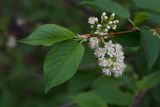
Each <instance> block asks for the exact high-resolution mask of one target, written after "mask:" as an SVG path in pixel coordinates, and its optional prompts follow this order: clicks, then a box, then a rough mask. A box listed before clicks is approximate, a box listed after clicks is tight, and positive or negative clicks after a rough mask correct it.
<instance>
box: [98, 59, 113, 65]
mask: <svg viewBox="0 0 160 107" xmlns="http://www.w3.org/2000/svg"><path fill="white" fill-rule="evenodd" d="M112 64H113V61H112V60H111V59H110V58H109V59H105V58H100V59H99V65H100V66H101V67H110V66H111V65H112Z"/></svg>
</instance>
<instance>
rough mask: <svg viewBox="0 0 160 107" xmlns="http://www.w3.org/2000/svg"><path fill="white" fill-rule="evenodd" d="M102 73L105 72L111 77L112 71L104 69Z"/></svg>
mask: <svg viewBox="0 0 160 107" xmlns="http://www.w3.org/2000/svg"><path fill="white" fill-rule="evenodd" d="M102 72H103V73H104V74H105V75H109V76H111V71H110V70H109V69H107V68H103V69H102Z"/></svg>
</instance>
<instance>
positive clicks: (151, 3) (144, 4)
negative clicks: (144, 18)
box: [132, 0, 160, 13]
mask: <svg viewBox="0 0 160 107" xmlns="http://www.w3.org/2000/svg"><path fill="white" fill-rule="evenodd" d="M132 2H133V3H134V4H135V5H136V6H137V7H139V8H143V9H149V10H152V11H156V12H159V13H160V0H132Z"/></svg>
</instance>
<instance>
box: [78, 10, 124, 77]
mask: <svg viewBox="0 0 160 107" xmlns="http://www.w3.org/2000/svg"><path fill="white" fill-rule="evenodd" d="M114 18H115V13H112V15H111V16H110V17H109V18H108V17H107V16H106V13H105V12H103V13H102V15H101V20H98V18H97V17H90V18H89V19H88V23H89V24H90V25H91V29H92V31H91V33H90V34H87V35H79V37H80V38H81V39H83V40H88V41H89V46H90V48H91V49H93V50H94V55H95V56H96V57H97V59H98V63H99V66H100V67H101V68H102V72H103V73H104V75H109V76H111V75H112V74H113V75H114V77H119V76H121V75H122V74H123V71H124V69H125V67H126V65H125V64H124V53H123V49H122V46H121V45H120V44H118V43H112V41H111V40H108V39H107V38H108V37H109V31H110V30H111V29H112V30H116V28H117V24H118V23H119V21H118V20H114ZM88 35H89V36H88ZM105 39H106V40H105Z"/></svg>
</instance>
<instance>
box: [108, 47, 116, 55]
mask: <svg viewBox="0 0 160 107" xmlns="http://www.w3.org/2000/svg"><path fill="white" fill-rule="evenodd" d="M107 54H108V55H109V56H110V57H113V56H114V55H115V54H116V53H115V49H114V48H112V47H109V48H108V51H107Z"/></svg>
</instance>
